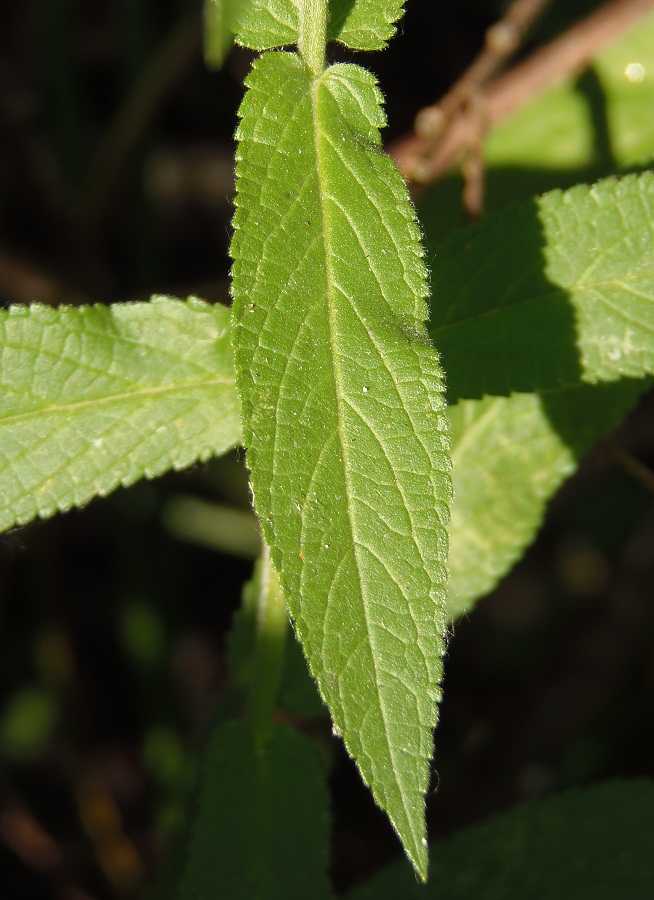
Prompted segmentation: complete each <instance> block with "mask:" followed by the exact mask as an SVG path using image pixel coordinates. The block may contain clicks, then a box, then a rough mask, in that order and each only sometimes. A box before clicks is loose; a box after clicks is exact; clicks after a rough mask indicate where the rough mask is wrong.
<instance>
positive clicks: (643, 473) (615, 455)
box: [602, 440, 654, 493]
mask: <svg viewBox="0 0 654 900" xmlns="http://www.w3.org/2000/svg"><path fill="white" fill-rule="evenodd" d="M602 447H603V448H604V450H605V451H606V453H607V454H608V455H609V456H610V457H611V459H612V460H613V462H615V463H617V464H618V465H619V466H620V468H621V469H622V470H623V471H624V472H626V473H627V475H631V477H632V478H634V479H635V480H636V481H638V482H639V483H640V484H641V485H642V486H643V487H644V488H646V489H647V490H648V491H651V492H652V493H654V472H653V471H652V470H651V469H650V468H649V467H648V466H646V465H644V464H643V463H642V462H640V460H638V459H636V457H635V456H632V454H631V453H629V452H628V451H627V450H625V449H624V447H621V446H620V444H618V443H616V442H615V441H613V440H607V441H604V443H603V444H602Z"/></svg>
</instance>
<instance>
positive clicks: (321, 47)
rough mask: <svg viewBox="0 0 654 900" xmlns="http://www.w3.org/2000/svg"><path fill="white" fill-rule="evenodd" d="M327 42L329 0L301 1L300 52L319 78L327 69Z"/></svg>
mask: <svg viewBox="0 0 654 900" xmlns="http://www.w3.org/2000/svg"><path fill="white" fill-rule="evenodd" d="M326 42H327V0H300V29H299V36H298V42H297V46H298V50H299V51H300V55H301V56H302V59H303V60H304V61H305V63H306V64H307V66H308V67H309V69H310V71H311V74H312V75H313V76H314V77H315V78H318V76H319V75H321V74H322V73H323V71H324V69H325V44H326Z"/></svg>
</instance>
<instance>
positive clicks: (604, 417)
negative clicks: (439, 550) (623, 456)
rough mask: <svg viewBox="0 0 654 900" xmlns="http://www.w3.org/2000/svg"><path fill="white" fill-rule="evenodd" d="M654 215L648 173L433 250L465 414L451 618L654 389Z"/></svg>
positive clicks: (491, 581) (454, 395)
mask: <svg viewBox="0 0 654 900" xmlns="http://www.w3.org/2000/svg"><path fill="white" fill-rule="evenodd" d="M653 217H654V177H653V176H652V175H651V174H649V173H645V174H643V175H641V176H638V177H636V176H627V177H626V178H623V179H621V180H615V179H608V180H606V181H603V182H600V183H599V184H597V185H595V186H594V187H591V188H588V187H585V186H579V187H576V188H574V189H572V190H571V191H568V192H566V193H564V194H561V193H560V192H552V193H551V194H548V195H545V196H544V197H542V198H540V199H539V200H537V201H533V202H530V203H527V204H522V205H521V206H518V207H515V208H512V209H510V210H509V211H507V212H505V213H503V214H501V215H498V216H490V217H488V219H487V220H486V221H485V222H484V223H483V224H482V225H480V226H478V227H476V228H472V229H467V230H466V231H465V232H461V233H457V234H455V235H453V236H452V237H451V238H450V239H449V240H448V241H446V242H444V243H443V244H441V245H439V246H438V247H436V249H435V251H434V253H433V259H434V268H433V273H432V284H433V289H434V300H433V306H432V320H431V333H432V336H433V339H434V341H435V343H436V345H437V347H438V348H439V350H440V351H441V353H442V357H443V363H444V366H445V369H446V371H447V373H448V393H449V396H450V399H451V401H452V403H453V404H454V405H453V406H451V407H450V409H449V416H450V421H451V423H452V439H453V449H452V455H453V462H454V503H453V507H452V521H451V530H450V583H449V599H448V606H449V609H450V613H451V615H452V616H453V617H456V616H458V615H460V614H461V613H463V612H464V611H466V609H468V608H469V607H470V606H471V605H472V603H473V602H474V601H475V599H477V598H478V597H480V596H483V595H484V594H486V593H488V591H490V590H491V589H492V588H493V587H494V586H495V584H496V583H497V581H498V579H499V578H500V577H501V576H502V575H503V574H505V573H506V571H508V569H509V568H510V566H511V565H512V564H513V563H514V562H515V561H516V560H517V559H518V558H519V556H520V555H521V553H522V551H523V550H524V547H525V546H526V545H527V544H528V543H529V542H530V541H531V539H532V538H533V536H534V534H535V532H536V529H537V528H538V527H539V525H540V523H541V521H542V518H543V515H544V512H545V507H546V503H547V501H548V500H549V498H550V497H551V496H552V495H553V494H554V492H555V491H556V490H557V489H558V487H559V486H560V484H561V483H562V481H563V480H564V479H565V478H566V477H568V476H569V475H571V474H572V473H573V472H574V470H575V468H576V465H577V461H578V459H579V457H580V455H582V454H583V453H584V452H586V451H587V450H588V449H590V448H591V447H592V445H593V444H594V443H595V442H596V441H597V440H599V439H600V438H602V437H605V436H606V435H607V434H608V433H609V432H610V431H611V430H612V429H613V428H614V427H615V426H616V425H617V424H618V422H619V421H620V420H621V419H622V418H623V417H624V415H625V414H626V412H627V411H628V410H629V409H630V408H631V406H632V405H633V404H634V402H635V401H636V399H637V398H638V396H639V395H640V394H641V393H642V392H643V391H644V390H646V389H647V387H648V386H649V384H650V381H649V380H648V379H646V378H645V377H644V376H647V375H651V374H654V327H653V324H652V323H653V322H654V315H653V312H654V246H653V238H652V234H653V232H652V219H653ZM507 248H511V252H510V253H507V252H506V249H507ZM466 398H480V399H478V400H477V399H466Z"/></svg>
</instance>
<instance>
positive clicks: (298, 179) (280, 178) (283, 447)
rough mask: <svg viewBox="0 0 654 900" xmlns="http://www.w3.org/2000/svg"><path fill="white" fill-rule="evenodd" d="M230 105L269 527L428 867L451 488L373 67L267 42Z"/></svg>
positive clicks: (240, 304)
mask: <svg viewBox="0 0 654 900" xmlns="http://www.w3.org/2000/svg"><path fill="white" fill-rule="evenodd" d="M247 84H248V86H249V91H248V93H247V95H246V97H245V99H244V101H243V104H242V107H241V116H242V121H241V124H240V126H239V129H238V137H239V140H240V142H241V143H240V146H239V155H238V159H239V162H238V166H237V179H238V181H237V189H238V195H237V204H238V208H237V213H236V217H235V220H234V222H235V226H236V234H235V237H234V243H233V248H232V253H233V256H234V260H235V262H234V269H233V276H234V287H233V289H234V295H235V303H234V320H233V322H234V338H233V339H234V345H235V357H236V367H237V373H238V375H237V378H238V387H239V393H240V395H241V402H242V416H243V424H244V437H245V445H246V447H247V448H248V450H247V453H248V456H247V459H248V464H249V466H250V468H251V471H252V486H253V490H254V494H255V499H256V506H257V509H258V512H259V514H260V516H261V518H262V527H263V532H264V537H265V538H266V541H267V542H268V544H269V545H270V547H271V550H272V554H273V560H274V563H275V566H276V568H277V569H278V571H279V572H280V573H281V576H282V583H283V588H284V593H285V595H286V597H287V601H288V604H289V608H290V610H291V613H292V615H293V617H294V619H295V624H296V629H297V632H298V635H299V637H300V639H301V641H302V643H303V647H304V650H305V653H306V655H307V657H308V659H309V662H310V665H311V668H312V671H313V674H314V675H315V677H316V678H317V680H318V683H319V686H320V690H321V692H322V695H323V697H324V698H325V701H326V702H327V704H328V705H329V708H330V711H331V714H332V717H333V720H334V723H335V727H336V729H337V730H338V731H339V732H341V733H342V734H343V737H344V740H345V743H346V746H347V748H348V750H349V752H350V753H351V754H352V755H353V756H354V758H355V759H356V761H357V764H358V765H359V768H360V770H361V773H362V775H363V777H364V779H365V780H366V781H367V783H368V784H369V785H370V786H371V788H372V791H373V794H374V796H375V798H376V800H377V802H378V803H379V804H380V805H381V806H382V807H383V808H384V809H385V810H386V811H387V812H388V813H389V815H390V818H391V820H392V821H393V823H394V825H395V828H396V829H397V831H398V833H399V834H400V837H401V839H402V841H403V843H404V845H405V847H406V849H407V852H408V854H409V856H410V857H411V859H412V861H413V862H414V865H415V866H416V868H417V869H418V871H419V872H420V874H421V875H423V876H424V874H425V862H426V848H425V846H424V843H423V841H424V799H423V794H424V792H425V790H426V789H427V785H428V773H429V760H430V757H431V753H432V737H431V731H432V728H433V726H434V724H435V720H436V701H437V699H438V696H439V687H438V685H439V682H440V678H441V654H442V652H443V641H442V639H441V634H442V633H443V631H444V626H445V620H444V610H443V592H444V581H445V566H444V564H445V554H446V543H447V538H446V523H447V519H448V510H447V504H448V501H449V497H450V479H449V475H448V470H449V462H448V458H447V455H446V439H445V437H444V432H445V416H444V414H443V402H442V378H441V371H440V367H439V365H438V359H437V357H436V354H435V353H434V351H433V349H432V348H431V346H430V345H429V342H428V340H427V338H426V332H425V330H424V325H423V322H424V315H425V307H424V299H423V298H424V294H425V289H426V288H425V271H424V265H423V261H422V251H421V248H420V243H419V233H418V229H417V226H416V223H415V219H414V216H413V211H412V210H411V208H410V206H409V203H408V200H407V197H406V192H405V188H404V185H403V184H402V181H401V179H400V177H399V175H398V173H397V170H396V169H395V167H394V166H393V164H392V162H391V161H390V160H389V159H388V158H387V157H386V156H384V155H383V154H382V153H381V151H380V137H379V132H378V130H377V129H378V128H379V127H381V125H382V124H383V116H382V113H381V110H380V108H379V105H378V104H379V99H380V98H379V93H378V91H377V89H376V87H375V83H374V80H373V78H372V76H370V75H369V73H367V72H364V71H363V70H361V69H359V68H357V67H355V66H351V65H337V66H333V67H332V68H329V69H327V71H326V72H325V73H324V74H323V75H322V76H321V77H320V78H318V79H316V81H315V82H314V81H313V80H312V79H311V77H310V75H309V73H308V71H307V69H306V68H305V66H304V65H303V63H302V62H301V60H300V59H299V58H298V57H296V56H295V55H292V54H288V53H273V54H266V55H264V56H263V57H262V58H261V59H260V60H258V61H257V63H256V64H255V66H254V69H253V71H252V73H251V75H250V76H249V78H248V81H247Z"/></svg>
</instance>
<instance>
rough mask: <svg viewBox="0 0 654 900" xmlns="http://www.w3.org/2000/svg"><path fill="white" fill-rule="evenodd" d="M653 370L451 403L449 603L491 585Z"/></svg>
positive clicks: (455, 609)
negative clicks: (615, 380)
mask: <svg viewBox="0 0 654 900" xmlns="http://www.w3.org/2000/svg"><path fill="white" fill-rule="evenodd" d="M649 386H651V381H649V380H647V379H642V380H629V379H625V380H624V381H621V382H619V383H617V384H609V385H592V386H591V385H582V386H580V387H576V388H568V389H563V390H561V391H552V392H548V393H546V394H540V395H539V394H536V393H533V394H513V395H512V396H511V397H485V398H484V399H482V400H462V401H461V402H460V403H457V404H456V406H451V407H450V408H449V415H450V423H451V429H452V461H453V463H454V477H453V481H454V502H453V504H452V520H451V523H450V556H449V566H450V580H449V582H448V601H447V605H448V611H449V614H450V617H451V618H452V619H456V618H458V617H459V616H461V615H463V613H465V612H467V611H468V610H469V609H470V607H471V606H472V605H473V604H474V602H475V600H477V599H478V598H479V597H483V596H484V595H485V594H487V593H489V591H491V590H492V589H493V588H494V587H495V585H496V584H497V582H498V581H499V580H500V578H501V577H502V576H503V575H505V574H506V573H507V572H508V571H509V569H510V568H511V566H512V565H513V564H514V563H515V562H517V561H518V559H519V558H520V557H521V556H522V553H523V551H524V549H525V547H526V546H527V545H528V544H530V543H531V541H532V540H533V538H534V535H535V534H536V531H537V529H538V528H539V527H540V525H541V522H542V520H543V516H544V515H545V508H546V505H547V502H548V501H549V500H550V498H551V497H553V496H554V494H555V493H556V491H557V490H558V488H559V487H560V486H561V484H562V483H563V481H564V480H565V479H566V478H568V477H569V476H570V475H572V474H573V473H574V472H575V470H576V468H577V463H578V460H579V459H580V457H581V456H582V455H583V454H584V453H585V452H586V451H588V450H589V449H590V448H591V447H592V446H593V444H594V443H596V442H597V441H598V440H599V439H600V438H602V437H605V436H606V435H607V434H609V433H610V431H611V430H612V429H613V428H615V427H616V425H617V424H618V423H619V422H620V421H621V419H622V418H623V417H624V415H625V414H626V413H627V411H628V410H629V409H630V408H631V407H632V406H633V405H634V403H635V402H636V400H637V399H638V397H639V396H640V395H641V394H642V393H643V392H644V391H645V390H646V389H647V388H648V387H649Z"/></svg>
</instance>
